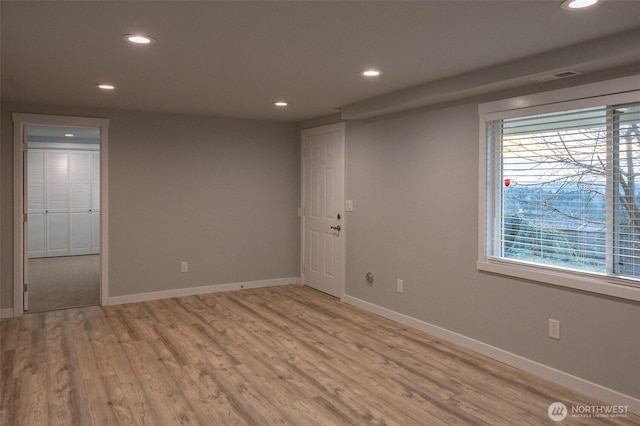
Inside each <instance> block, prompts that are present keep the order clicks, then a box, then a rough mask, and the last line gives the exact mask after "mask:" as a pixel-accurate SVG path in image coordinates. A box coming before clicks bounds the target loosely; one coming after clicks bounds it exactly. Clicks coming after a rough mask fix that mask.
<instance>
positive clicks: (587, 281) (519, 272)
mask: <svg viewBox="0 0 640 426" xmlns="http://www.w3.org/2000/svg"><path fill="white" fill-rule="evenodd" d="M476 268H477V269H478V270H479V271H484V272H490V273H494V274H499V275H505V276H510V277H515V278H522V279H526V280H530V281H537V282H541V283H545V284H551V285H555V286H559V287H565V288H571V289H575V290H581V291H586V292H589V293H596V294H602V295H605V296H611V297H617V298H620V299H626V300H633V301H636V302H640V287H634V286H631V285H628V284H626V281H625V280H624V279H619V278H614V277H607V276H599V275H595V274H580V273H571V272H564V271H558V270H551V269H544V268H541V267H536V266H533V265H532V266H529V265H525V264H519V263H512V262H509V261H504V260H479V261H477V262H476Z"/></svg>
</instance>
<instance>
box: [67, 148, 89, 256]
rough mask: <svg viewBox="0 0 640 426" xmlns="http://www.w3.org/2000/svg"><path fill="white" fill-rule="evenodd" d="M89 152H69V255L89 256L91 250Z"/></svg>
mask: <svg viewBox="0 0 640 426" xmlns="http://www.w3.org/2000/svg"><path fill="white" fill-rule="evenodd" d="M91 154H92V153H91V152H87V151H71V152H69V210H70V217H69V227H70V228H69V243H70V245H69V254H70V255H71V256H75V255H81V254H91V252H92V248H93V241H92V233H93V230H92V228H93V224H92V222H93V217H92V201H93V200H92V197H91V192H92V188H91V186H92V183H91V165H92V158H91Z"/></svg>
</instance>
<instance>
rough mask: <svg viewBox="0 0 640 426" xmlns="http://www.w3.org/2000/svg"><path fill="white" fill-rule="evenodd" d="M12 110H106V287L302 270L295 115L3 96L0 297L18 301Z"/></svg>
mask: <svg viewBox="0 0 640 426" xmlns="http://www.w3.org/2000/svg"><path fill="white" fill-rule="evenodd" d="M14 111H15V112H25V113H48V114H60V115H82V116H94V117H105V118H109V119H110V125H109V203H110V206H109V238H110V239H109V255H110V265H109V266H110V267H109V284H110V289H109V290H110V291H109V295H110V296H121V295H129V294H137V293H145V292H151V291H162V290H170V289H177V288H184V287H195V286H203V285H211V284H224V283H232V282H241V281H253V280H265V279H273V278H288V277H297V276H298V275H299V238H300V237H299V235H300V232H299V222H298V220H299V219H298V217H297V207H298V203H299V199H300V172H299V169H300V160H299V159H300V156H299V152H300V151H299V145H300V143H299V141H300V139H299V133H298V130H297V127H296V126H295V125H293V124H288V123H275V122H264V121H249V120H233V119H221V118H205V117H193V116H180V115H164V114H151V113H138V112H123V111H91V110H84V109H77V108H62V107H44V106H33V105H12V104H3V108H2V114H3V116H2V123H3V126H2V147H1V148H2V194H1V195H2V215H1V219H2V224H1V226H2V259H1V262H2V286H1V288H0V292H1V293H0V297H1V301H0V303H1V304H0V307H2V308H7V307H11V306H12V303H13V290H12V285H13V284H12V262H13V260H12V251H13V249H12V235H13V232H12V223H11V221H12V217H13V202H12V185H13V183H12V177H11V174H12V172H11V170H12V145H11V144H12V126H11V113H12V112H14ZM182 260H187V261H189V272H188V273H185V274H183V273H180V261H182Z"/></svg>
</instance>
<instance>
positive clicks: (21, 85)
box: [0, 0, 640, 121]
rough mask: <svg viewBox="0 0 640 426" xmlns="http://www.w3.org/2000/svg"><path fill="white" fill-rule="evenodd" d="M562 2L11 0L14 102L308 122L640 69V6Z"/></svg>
mask: <svg viewBox="0 0 640 426" xmlns="http://www.w3.org/2000/svg"><path fill="white" fill-rule="evenodd" d="M560 3H561V1H560V0H541V1H540V0H539V1H483V0H475V1H422V2H404V1H378V2H366V1H358V2H334V1H299V2H293V1H288V2H271V1H268V2H246V1H229V2H214V1H200V2H190V1H137V2H132V1H129V2H125V1H103V2H93V1H79V2H76V1H74V2H61V1H45V2H39V1H18V2H14V1H2V2H1V3H0V8H1V9H0V13H1V27H0V30H1V39H2V45H1V59H2V62H1V84H2V86H1V94H2V100H3V101H7V102H28V103H39V104H56V105H74V106H82V107H97V108H118V109H127V110H144V111H159V112H171V113H184V114H197V115H215V116H230V117H238V118H255V119H266V120H282V121H301V120H305V119H310V118H314V117H319V116H324V115H327V114H331V113H332V112H334V111H335V109H336V108H344V110H349V109H350V108H351V110H353V107H359V106H365V107H367V105H369V106H370V104H371V103H378V104H380V105H382V104H385V103H387V104H388V103H389V102H391V103H393V99H394V96H404V97H407V96H411V94H412V93H414V94H421V96H422V97H423V98H425V99H423V100H422V101H419V102H417V103H416V105H418V104H420V103H426V102H429V100H428V99H427V98H428V94H429V93H432V92H438V93H440V95H443V94H444V95H446V93H445V92H447V91H448V90H449V91H456V90H458V91H460V92H463V91H462V90H460V89H449V87H458V88H461V87H462V88H464V89H465V90H466V89H468V90H469V91H465V93H466V94H473V93H475V92H473V89H474V87H483V88H484V89H486V90H489V89H491V90H496V89H499V88H506V87H513V86H514V85H523V84H532V83H531V82H530V81H529V77H531V75H533V74H543V73H545V72H548V71H557V70H560V69H568V68H571V69H577V70H578V71H583V72H585V73H586V74H589V73H598V72H600V73H601V72H603V70H605V71H606V70H608V69H613V68H616V69H622V68H624V69H627V70H628V69H629V66H630V65H631V66H632V68H633V67H636V68H637V69H638V71H639V72H640V68H638V64H640V2H638V1H634V0H623V1H615V0H608V1H604V2H603V3H601V4H599V5H597V6H596V7H595V8H593V9H590V10H583V11H577V12H570V11H567V10H564V9H561V8H560ZM129 33H144V34H148V35H151V36H153V37H155V38H157V43H155V44H153V45H151V46H148V47H140V46H132V45H128V44H126V43H125V42H124V41H122V39H121V36H122V35H124V34H129ZM620 34H622V35H623V37H621V36H620ZM598 40H601V41H598ZM617 46H619V48H618V47H617ZM367 67H378V68H380V69H381V70H382V71H383V74H382V76H381V77H379V78H377V79H365V78H363V77H361V76H360V75H359V73H360V72H361V71H362V70H363V69H365V68H367ZM503 73H504V74H503ZM99 82H110V83H113V84H115V85H116V86H117V90H115V91H114V92H112V93H104V92H101V91H98V90H97V89H96V88H95V87H94V85H95V84H96V83H99ZM449 83H450V84H449ZM280 99H286V100H288V101H290V102H291V105H290V106H289V107H288V108H286V109H276V108H275V107H273V105H272V102H273V101H275V100H280ZM439 100H446V96H444V97H441V98H437V99H435V100H432V102H436V101H439ZM356 115H357V114H356Z"/></svg>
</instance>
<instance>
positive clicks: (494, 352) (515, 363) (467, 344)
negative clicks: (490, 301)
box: [342, 295, 640, 414]
mask: <svg viewBox="0 0 640 426" xmlns="http://www.w3.org/2000/svg"><path fill="white" fill-rule="evenodd" d="M342 300H343V301H344V302H345V303H348V304H350V305H354V306H357V307H358V308H361V309H364V310H365V311H369V312H371V313H374V314H376V315H380V316H381V317H384V318H388V319H390V320H393V321H396V322H398V323H400V324H403V325H406V326H408V327H412V328H415V329H417V330H420V331H424V332H425V333H429V334H430V335H432V336H435V337H438V338H441V339H443V340H447V341H449V342H451V343H455V344H456V345H459V346H462V347H464V348H466V349H470V350H472V351H474V352H478V353H480V354H482V355H486V356H488V357H490V358H493V359H495V360H497V361H500V362H503V363H505V364H507V365H510V366H512V367H515V368H518V369H520V370H523V371H526V372H527V373H531V374H534V375H536V376H538V377H541V378H543V379H546V380H549V381H550V382H553V383H556V384H559V385H561V386H564V387H566V388H569V389H571V390H574V391H576V392H580V393H583V394H585V395H587V396H590V397H592V398H595V399H598V400H600V401H603V402H605V403H607V404H612V405H624V406H628V411H629V412H630V413H635V414H640V399H637V398H634V397H631V396H629V395H625V394H623V393H620V392H617V391H615V390H612V389H609V388H606V387H604V386H601V385H598V384H596V383H592V382H589V381H587V380H584V379H581V378H580V377H576V376H573V375H571V374H568V373H565V372H563V371H560V370H556V369H555V368H552V367H549V366H546V365H544V364H540V363H538V362H535V361H532V360H530V359H527V358H524V357H521V356H520V355H516V354H513V353H511V352H507V351H505V350H503V349H499V348H496V347H495V346H491V345H488V344H486V343H482V342H480V341H478V340H475V339H471V338H469V337H466V336H463V335H462V334H458V333H455V332H453V331H449V330H447V329H445V328H442V327H438V326H436V325H433V324H429V323H428V322H425V321H421V320H418V319H415V318H412V317H410V316H407V315H404V314H401V313H398V312H395V311H392V310H390V309H387V308H383V307H381V306H378V305H374V304H373V303H369V302H366V301H364V300H361V299H358V298H355V297H352V296H347V295H345V296H344V297H343V298H342ZM552 402H555V401H549V403H552ZM560 402H562V401H560Z"/></svg>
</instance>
